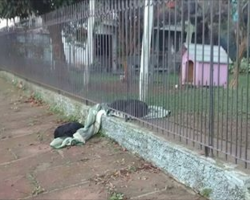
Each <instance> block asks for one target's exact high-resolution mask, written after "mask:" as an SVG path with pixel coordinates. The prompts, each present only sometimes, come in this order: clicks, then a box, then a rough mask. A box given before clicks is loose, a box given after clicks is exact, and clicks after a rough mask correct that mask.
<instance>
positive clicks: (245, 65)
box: [229, 58, 250, 74]
mask: <svg viewBox="0 0 250 200" xmlns="http://www.w3.org/2000/svg"><path fill="white" fill-rule="evenodd" d="M234 65H235V63H232V64H231V65H229V73H231V74H232V73H233V70H234ZM239 73H240V74H247V73H250V64H249V62H248V60H247V58H243V59H242V60H241V63H240V70H239Z"/></svg>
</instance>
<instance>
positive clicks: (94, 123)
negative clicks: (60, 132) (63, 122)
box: [50, 104, 106, 149]
mask: <svg viewBox="0 0 250 200" xmlns="http://www.w3.org/2000/svg"><path fill="white" fill-rule="evenodd" d="M103 115H106V110H105V109H102V106H101V104H97V105H95V106H93V107H91V108H90V109H89V113H88V116H87V118H86V120H85V123H84V128H80V129H78V130H77V131H76V133H75V134H74V135H73V137H61V138H60V137H59V138H55V139H54V140H53V141H52V142H51V143H50V146H51V147H52V148H54V149H61V148H64V147H67V146H75V145H83V144H85V143H86V141H87V140H89V139H90V138H91V137H92V136H94V135H95V134H97V133H98V132H99V130H100V127H101V119H102V116H103Z"/></svg>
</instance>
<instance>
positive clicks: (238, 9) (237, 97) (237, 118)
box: [231, 1, 241, 164]
mask: <svg viewBox="0 0 250 200" xmlns="http://www.w3.org/2000/svg"><path fill="white" fill-rule="evenodd" d="M240 4H241V3H240V2H239V1H237V12H238V14H239V15H241V12H240ZM239 24H240V19H238V22H237V48H236V49H237V57H238V58H237V59H236V60H237V66H239V65H240V61H239V57H240V55H239V42H240V38H239V34H240V33H239V31H240V26H239ZM238 88H239V80H237V87H236V125H235V126H236V147H235V163H236V164H237V163H238V159H237V156H238V140H239V138H238V137H239V133H238V131H239V130H238V126H239V109H238V101H239V89H238ZM232 139H233V138H232ZM232 143H233V142H232ZM232 143H231V144H232Z"/></svg>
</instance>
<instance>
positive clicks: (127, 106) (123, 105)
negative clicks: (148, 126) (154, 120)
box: [109, 99, 148, 118]
mask: <svg viewBox="0 0 250 200" xmlns="http://www.w3.org/2000/svg"><path fill="white" fill-rule="evenodd" d="M109 107H110V108H113V109H115V110H118V111H121V112H124V113H126V114H129V115H131V116H133V117H137V118H140V117H144V116H145V115H147V114H148V105H147V104H146V103H144V102H142V101H139V100H136V99H129V100H116V101H114V102H112V103H111V104H109Z"/></svg>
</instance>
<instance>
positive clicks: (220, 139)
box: [0, 0, 250, 168]
mask: <svg viewBox="0 0 250 200" xmlns="http://www.w3.org/2000/svg"><path fill="white" fill-rule="evenodd" d="M249 19H250V2H249V0H238V1H237V0H236V1H235V0H216V1H213V0H212V1H205V0H201V1H200V0H179V1H170V0H145V1H144V0H91V1H87V0H86V1H84V0H83V1H82V2H81V3H78V4H76V5H72V6H68V7H63V8H61V9H59V10H56V11H53V12H51V13H47V14H45V15H43V16H40V17H37V18H34V19H33V20H27V21H26V22H22V23H19V24H16V25H15V26H13V27H8V28H3V29H2V30H0V45H1V48H0V66H1V68H2V69H3V70H7V71H10V72H12V73H15V74H18V75H20V76H22V77H26V78H27V79H30V80H34V81H36V82H38V83H42V84H46V85H49V86H51V87H54V88H58V89H60V90H63V91H67V92H69V93H71V94H72V95H77V96H80V97H81V98H83V99H88V100H91V101H93V102H105V103H111V102H114V101H115V100H131V99H136V100H140V101H142V102H144V103H145V104H143V103H140V104H139V103H138V102H137V105H138V107H134V106H130V107H129V108H126V109H127V110H126V109H125V108H124V105H122V106H121V107H123V108H121V109H123V111H125V112H127V114H130V115H135V112H133V110H137V111H136V117H137V118H138V122H140V124H145V125H146V126H148V127H152V128H154V130H155V131H158V132H160V133H163V135H164V136H166V137H167V138H168V139H169V140H176V141H178V142H181V143H184V144H186V145H189V146H193V147H195V148H196V147H197V148H199V149H200V150H202V151H204V152H205V155H206V156H212V157H216V156H217V157H220V158H223V159H227V160H233V161H234V162H235V163H237V164H238V163H241V164H243V165H244V166H245V167H246V168H247V167H248V163H249V162H250V158H249V146H248V144H249V142H250V137H248V135H249V132H248V130H249V128H250V124H249V123H250V122H249V114H250V112H249V100H250V98H249V89H250V87H249V82H250V79H249V73H250V64H249V47H250V46H249V35H250V34H249V32H250V30H249V25H250V24H249V22H250V20H249ZM131 102H132V101H131ZM146 105H147V106H146ZM124 109H125V110H124ZM143 109H146V110H143ZM118 110H119V109H118ZM169 110H171V115H169V114H170V112H164V111H169ZM150 112H151V113H150ZM148 113H150V116H151V117H150V116H148V115H147V114H148ZM146 115H147V116H148V117H147V118H146V117H145V116H146Z"/></svg>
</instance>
